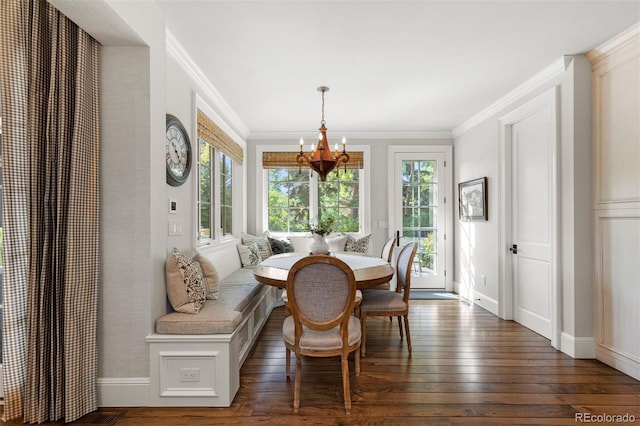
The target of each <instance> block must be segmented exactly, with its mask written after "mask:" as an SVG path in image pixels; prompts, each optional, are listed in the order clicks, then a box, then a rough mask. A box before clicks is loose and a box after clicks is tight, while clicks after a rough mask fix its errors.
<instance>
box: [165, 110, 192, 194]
mask: <svg viewBox="0 0 640 426" xmlns="http://www.w3.org/2000/svg"><path fill="white" fill-rule="evenodd" d="M189 171H191V142H190V141H189V134H188V133H187V131H186V130H185V128H184V126H183V125H182V123H181V122H180V120H178V119H177V118H176V117H174V116H173V115H171V114H167V183H168V184H169V185H171V186H180V185H182V184H183V183H185V182H186V180H187V177H189Z"/></svg>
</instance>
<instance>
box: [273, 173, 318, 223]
mask: <svg viewBox="0 0 640 426" xmlns="http://www.w3.org/2000/svg"><path fill="white" fill-rule="evenodd" d="M268 178H269V181H268V182H267V190H268V192H269V195H268V200H267V203H268V204H267V212H268V213H267V215H268V223H269V230H270V231H274V232H303V231H305V230H306V229H307V225H308V223H309V207H310V206H309V173H304V171H303V173H298V169H297V168H289V169H286V168H283V169H275V170H269V172H268Z"/></svg>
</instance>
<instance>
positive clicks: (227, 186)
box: [220, 153, 233, 236]
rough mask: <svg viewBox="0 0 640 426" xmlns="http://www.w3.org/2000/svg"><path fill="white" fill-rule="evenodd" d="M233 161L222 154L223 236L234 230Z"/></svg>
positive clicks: (221, 223) (221, 225)
mask: <svg viewBox="0 0 640 426" xmlns="http://www.w3.org/2000/svg"><path fill="white" fill-rule="evenodd" d="M232 189H233V161H232V160H231V157H229V156H227V155H225V154H222V153H220V228H222V235H223V236H224V235H231V233H232V232H233V229H232V227H231V225H232V219H233V215H232V212H233V209H232V206H233V203H232V199H233V197H232Z"/></svg>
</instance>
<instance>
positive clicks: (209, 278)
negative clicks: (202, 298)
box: [193, 253, 220, 300]
mask: <svg viewBox="0 0 640 426" xmlns="http://www.w3.org/2000/svg"><path fill="white" fill-rule="evenodd" d="M193 260H194V261H195V262H198V263H199V264H200V267H201V268H202V278H204V282H205V287H206V288H207V299H209V300H216V299H218V298H219V297H220V283H219V281H220V276H219V275H218V271H217V270H216V267H215V266H213V263H211V262H209V261H208V260H207V258H205V257H204V256H200V254H199V253H198V254H196V255H195V256H194V258H193Z"/></svg>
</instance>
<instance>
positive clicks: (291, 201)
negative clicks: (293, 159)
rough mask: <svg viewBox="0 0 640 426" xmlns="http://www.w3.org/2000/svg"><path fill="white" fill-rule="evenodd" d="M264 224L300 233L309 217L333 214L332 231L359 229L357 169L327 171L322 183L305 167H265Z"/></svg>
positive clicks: (358, 175) (276, 229)
mask: <svg viewBox="0 0 640 426" xmlns="http://www.w3.org/2000/svg"><path fill="white" fill-rule="evenodd" d="M267 176H268V183H267V186H268V199H267V210H268V227H269V231H271V232H304V231H306V230H307V227H308V224H309V219H310V218H317V219H318V220H323V219H326V218H327V217H333V218H334V219H335V225H334V230H336V231H342V232H358V231H360V170H358V169H348V170H347V171H346V172H345V171H340V173H339V176H338V174H337V173H333V172H332V173H330V174H329V175H328V176H327V180H326V182H321V181H319V179H317V177H316V176H315V175H313V177H310V176H309V172H308V171H307V170H303V171H302V172H299V169H298V168H297V167H296V168H280V169H269V170H267Z"/></svg>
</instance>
